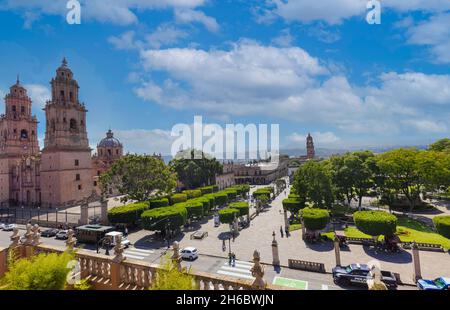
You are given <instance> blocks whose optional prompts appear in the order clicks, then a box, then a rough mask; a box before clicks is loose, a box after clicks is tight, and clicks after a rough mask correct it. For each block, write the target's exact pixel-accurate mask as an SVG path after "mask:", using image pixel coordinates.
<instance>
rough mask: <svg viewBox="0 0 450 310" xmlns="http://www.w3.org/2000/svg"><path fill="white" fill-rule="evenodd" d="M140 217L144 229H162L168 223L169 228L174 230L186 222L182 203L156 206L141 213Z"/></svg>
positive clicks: (185, 212)
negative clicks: (162, 206) (161, 206)
mask: <svg viewBox="0 0 450 310" xmlns="http://www.w3.org/2000/svg"><path fill="white" fill-rule="evenodd" d="M141 219H142V226H143V227H144V229H147V230H158V231H163V230H165V229H166V225H167V224H169V228H170V229H172V230H174V229H178V228H180V226H183V225H184V224H186V220H187V210H186V208H185V207H184V206H183V205H182V204H179V205H174V206H171V207H164V208H157V209H152V210H148V211H145V212H144V213H142V215H141Z"/></svg>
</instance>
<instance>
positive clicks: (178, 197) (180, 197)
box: [170, 194, 187, 205]
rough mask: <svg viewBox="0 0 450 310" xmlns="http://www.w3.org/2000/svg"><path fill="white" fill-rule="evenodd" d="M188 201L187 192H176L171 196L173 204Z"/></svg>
mask: <svg viewBox="0 0 450 310" xmlns="http://www.w3.org/2000/svg"><path fill="white" fill-rule="evenodd" d="M186 201H187V195H186V194H174V195H172V196H170V203H171V204H172V205H174V204H176V203H180V202H186Z"/></svg>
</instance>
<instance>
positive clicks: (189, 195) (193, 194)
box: [182, 189, 202, 199]
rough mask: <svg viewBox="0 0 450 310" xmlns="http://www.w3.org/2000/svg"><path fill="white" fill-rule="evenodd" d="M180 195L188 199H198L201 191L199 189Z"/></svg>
mask: <svg viewBox="0 0 450 310" xmlns="http://www.w3.org/2000/svg"><path fill="white" fill-rule="evenodd" d="M182 193H183V194H186V196H187V198H188V199H193V198H198V197H201V196H202V191H201V190H199V189H192V190H186V191H183V192H182Z"/></svg>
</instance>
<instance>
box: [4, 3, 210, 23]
mask: <svg viewBox="0 0 450 310" xmlns="http://www.w3.org/2000/svg"><path fill="white" fill-rule="evenodd" d="M205 2H206V0H108V1H104V0H80V3H81V9H82V11H81V18H82V22H83V20H84V19H87V20H95V21H99V22H104V23H113V24H118V25H130V24H134V23H136V22H137V21H138V17H137V16H136V14H135V11H144V10H155V9H170V8H173V9H194V8H197V7H200V6H202V5H203V4H204V3H205ZM66 4H67V0H5V1H3V2H2V3H1V4H0V10H14V11H18V12H21V13H23V14H24V15H25V16H24V17H27V16H26V14H28V15H29V14H30V13H34V14H35V15H29V16H32V17H33V19H36V17H37V16H39V15H41V14H46V15H60V16H65V14H66V12H67V9H66ZM25 23H26V24H28V25H30V20H27V19H26V22H25Z"/></svg>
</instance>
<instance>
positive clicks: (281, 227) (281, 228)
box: [280, 226, 284, 238]
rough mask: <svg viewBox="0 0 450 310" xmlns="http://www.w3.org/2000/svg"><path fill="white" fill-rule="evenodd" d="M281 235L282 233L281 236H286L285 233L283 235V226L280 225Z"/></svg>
mask: <svg viewBox="0 0 450 310" xmlns="http://www.w3.org/2000/svg"><path fill="white" fill-rule="evenodd" d="M280 235H281V238H283V237H284V235H283V226H280Z"/></svg>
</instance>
